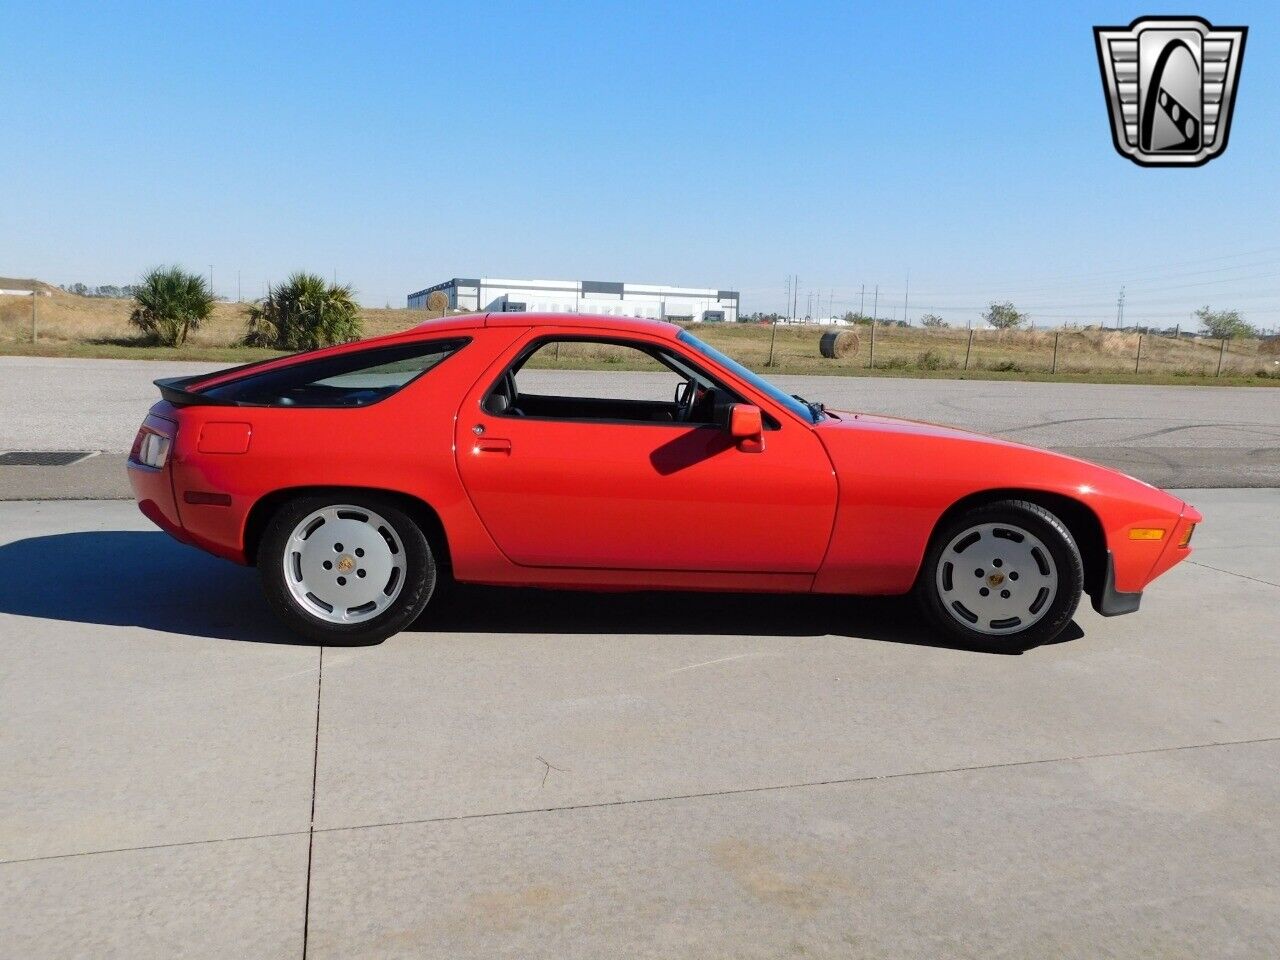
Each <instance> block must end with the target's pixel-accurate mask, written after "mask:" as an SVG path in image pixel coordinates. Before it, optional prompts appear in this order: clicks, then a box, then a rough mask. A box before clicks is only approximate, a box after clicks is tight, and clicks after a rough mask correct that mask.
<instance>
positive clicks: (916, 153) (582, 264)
mask: <svg viewBox="0 0 1280 960" xmlns="http://www.w3.org/2000/svg"><path fill="white" fill-rule="evenodd" d="M7 10H8V12H7V13H6V16H5V27H6V29H5V33H6V36H7V39H6V42H5V45H4V56H3V57H0V105H2V106H3V110H2V111H0V122H2V123H3V125H4V130H5V134H4V140H3V143H4V149H3V150H0V184H3V193H2V194H0V196H2V198H3V199H2V201H0V275H7V276H37V277H41V278H43V279H48V280H51V281H54V282H61V283H69V282H73V281H83V282H86V283H90V284H96V283H124V282H128V281H130V280H132V279H134V278H136V277H137V276H138V274H139V273H141V272H142V271H143V270H145V269H146V268H148V267H150V266H152V265H155V264H158V263H167V262H180V263H183V264H185V265H187V266H188V267H190V268H192V269H196V270H201V271H207V270H208V266H209V265H210V264H212V265H213V270H214V280H215V286H216V287H217V289H218V291H219V292H220V293H222V294H224V295H230V296H234V295H235V293H236V274H237V271H239V274H240V277H241V288H242V290H243V292H244V295H245V296H246V297H249V296H257V295H260V294H261V292H262V288H263V285H264V283H266V282H268V281H271V280H279V279H281V278H283V277H284V276H285V275H286V274H287V273H288V272H289V271H291V270H293V269H297V268H309V269H313V270H316V271H318V272H321V273H324V274H325V275H331V274H333V272H334V271H335V270H336V272H337V276H338V278H339V279H340V280H343V281H347V282H350V283H352V284H353V285H354V286H355V287H356V289H357V291H358V294H359V296H360V298H361V300H362V301H363V302H365V303H367V304H370V305H374V306H382V305H383V304H384V303H387V302H389V303H391V304H392V305H396V306H400V305H403V303H404V297H405V295H406V294H407V293H408V292H409V291H411V290H414V289H417V288H419V287H421V286H425V285H427V284H429V283H433V282H436V281H438V280H442V279H445V278H447V277H450V276H507V277H568V278H588V279H618V280H631V281H638V282H658V283H681V284H691V285H699V286H713V287H719V288H734V289H739V290H741V291H742V295H743V308H744V310H748V311H749V310H757V309H760V310H770V309H776V308H778V307H780V306H781V304H782V300H783V281H784V278H785V277H786V276H787V275H788V274H792V273H798V274H799V275H800V283H801V297H800V300H801V307H802V309H803V307H804V303H805V300H806V295H807V294H808V293H810V292H819V293H820V294H821V297H822V301H823V308H824V309H823V312H825V306H826V302H827V298H828V297H832V298H833V299H834V302H835V306H836V308H837V309H839V308H841V307H848V306H850V305H852V306H853V307H855V308H856V307H857V305H858V298H859V289H860V286H861V285H862V284H864V283H865V284H867V286H868V290H870V289H871V288H872V287H873V286H874V285H875V284H877V283H878V284H879V285H880V288H881V307H882V310H881V312H882V313H883V312H888V311H889V310H891V309H897V310H898V311H899V312H900V311H901V309H902V299H903V294H904V285H905V283H906V280H907V277H908V275H909V276H910V303H911V315H912V317H917V316H918V315H919V313H920V312H921V311H922V310H926V309H932V310H933V311H934V312H937V313H940V314H942V315H943V316H944V317H946V318H948V319H951V320H955V321H958V322H961V323H963V322H965V320H966V319H967V318H969V317H970V316H972V315H974V314H975V313H976V307H977V306H978V305H980V304H983V303H986V302H988V301H990V300H992V299H1012V300H1014V301H1015V302H1016V303H1017V304H1018V305H1019V306H1021V307H1023V308H1024V309H1027V310H1030V312H1031V313H1032V314H1033V316H1034V317H1036V318H1037V320H1038V322H1039V323H1057V322H1061V321H1062V320H1066V319H1074V320H1081V321H1085V322H1088V321H1096V320H1098V319H1102V318H1114V315H1115V306H1114V304H1115V299H1116V293H1117V291H1118V288H1119V287H1120V285H1121V283H1125V284H1127V287H1128V291H1127V308H1126V310H1127V317H1129V318H1130V319H1132V320H1135V321H1137V322H1153V323H1164V322H1168V323H1173V322H1177V321H1178V320H1182V321H1183V322H1186V319H1187V317H1188V314H1189V311H1191V310H1193V309H1194V308H1195V307H1196V306H1199V305H1201V304H1204V303H1210V304H1213V305H1215V306H1222V307H1238V308H1239V309H1241V310H1242V311H1243V312H1244V313H1245V315H1246V317H1247V318H1248V319H1251V320H1253V321H1254V322H1256V323H1258V324H1260V325H1262V326H1265V327H1280V286H1278V283H1280V229H1277V225H1278V224H1280V217H1278V216H1277V214H1280V151H1278V150H1277V147H1280V135H1278V133H1277V131H1278V130H1280V59H1278V56H1277V47H1276V37H1277V36H1280V8H1278V5H1276V4H1262V3H1259V4H1242V3H1234V4H1220V3H1205V4H1202V5H1200V6H1198V7H1196V8H1195V9H1194V10H1183V9H1177V8H1169V9H1156V8H1149V7H1145V6H1144V7H1132V6H1128V5H1119V4H1114V3H1107V4H1083V3H992V4H920V5H904V4H879V3H876V4H872V3H867V4H860V3H859V4H836V5H830V4H800V5H786V4H777V5H772V4H762V5H759V6H751V7H728V6H725V5H722V4H705V5H702V4H691V3H680V4H670V5H668V4H660V3H652V4H643V5H641V4H616V5H615V4H550V5H543V4H516V5H503V6H493V7H483V6H478V5H472V4H459V5H456V6H436V5H428V4H401V3H365V4H336V3H324V2H314V3H308V4H296V5H295V4H276V5H273V6H272V7H271V9H270V10H263V9H260V8H259V7H258V5H249V4H236V3H219V4H202V5H192V6H191V7H190V8H188V9H186V10H183V9H181V8H180V7H178V6H172V7H162V6H160V5H131V4H122V5H117V4H112V5H98V4H92V5H90V4H86V5H66V4H57V3H53V4H48V3H41V4H36V3H31V2H21V3H17V4H13V5H10V6H9V7H8V8H7ZM1181 12H1189V13H1196V14H1199V15H1201V16H1204V17H1206V18H1207V19H1209V20H1210V21H1212V22H1214V23H1216V24H1236V23H1244V24H1247V25H1248V26H1249V27H1250V35H1249V42H1248V52H1247V55H1246V57H1245V62H1244V69H1243V72H1242V77H1241V84H1240V93H1239V97H1238V100H1237V105H1236V115H1235V121H1234V124H1233V127H1232V132H1231V142H1230V147H1229V149H1228V150H1227V152H1226V153H1225V154H1224V155H1223V156H1222V157H1220V158H1218V159H1217V160H1215V161H1213V162H1211V163H1210V164H1208V165H1207V166H1205V167H1201V168H1198V169H1194V170H1152V169H1141V168H1139V167H1137V166H1134V165H1133V164H1131V163H1129V162H1128V161H1126V160H1123V159H1121V158H1120V157H1119V156H1118V155H1117V154H1116V153H1115V151H1114V149H1113V148H1112V146H1111V141H1110V134H1109V132H1108V126H1107V124H1108V120H1107V117H1106V111H1105V107H1104V103H1103V98H1102V93H1101V85H1100V82H1099V78H1098V70H1097V63H1096V57H1095V53H1094V49H1093V38H1092V34H1091V27H1092V26H1093V25H1094V24H1123V23H1128V22H1129V21H1130V20H1131V19H1133V18H1134V17H1135V16H1139V15H1143V14H1154V13H1181ZM867 307H868V309H870V294H868V301H867Z"/></svg>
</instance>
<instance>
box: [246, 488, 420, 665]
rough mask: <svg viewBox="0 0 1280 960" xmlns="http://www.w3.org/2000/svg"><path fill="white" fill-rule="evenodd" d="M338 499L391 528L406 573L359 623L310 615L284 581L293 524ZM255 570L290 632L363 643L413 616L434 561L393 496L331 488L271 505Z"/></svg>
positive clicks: (326, 642) (327, 642) (335, 641)
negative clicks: (389, 597)
mask: <svg viewBox="0 0 1280 960" xmlns="http://www.w3.org/2000/svg"><path fill="white" fill-rule="evenodd" d="M338 504H344V505H351V506H354V507H360V508H365V509H367V510H370V511H373V512H374V513H376V514H378V515H379V516H380V517H381V518H382V519H383V520H385V521H386V523H387V524H389V525H390V526H391V527H393V528H394V532H395V535H396V536H397V537H398V538H399V540H400V542H401V544H403V547H404V557H405V564H404V567H405V574H404V583H403V585H402V586H401V588H400V592H399V594H398V595H397V596H395V598H394V600H393V601H392V602H391V604H390V605H389V606H388V607H387V609H385V610H383V611H381V612H380V613H378V614H377V615H376V616H375V617H373V618H372V619H368V620H364V621H362V622H358V623H332V622H329V621H327V620H324V619H322V618H321V617H320V616H316V615H313V614H312V613H310V612H308V610H307V609H305V608H304V607H303V606H302V604H301V603H300V602H299V600H298V599H296V598H295V597H294V596H293V594H292V593H291V592H290V588H289V584H288V583H286V580H285V577H286V574H285V563H284V558H285V551H286V548H287V545H288V542H289V538H290V536H291V534H292V533H293V531H294V529H295V528H296V527H297V526H298V524H300V523H301V522H302V521H303V520H304V519H305V518H306V517H308V516H309V515H311V514H312V513H314V512H315V511H317V510H321V509H323V508H326V507H331V506H334V505H338ZM258 575H259V577H260V578H261V580H262V588H263V591H264V592H265V593H266V595H267V602H268V603H270V605H271V608H272V610H273V611H274V613H275V614H276V616H277V617H279V618H280V620H281V621H282V622H283V623H284V624H285V626H287V627H288V628H289V629H290V630H292V631H293V632H294V633H297V634H299V635H301V636H303V637H306V638H308V639H310V640H314V641H316V642H317V643H320V644H324V645H331V646H362V645H365V644H371V643H377V642H379V641H381V640H385V639H386V638H387V637H390V636H392V635H393V634H396V633H399V632H400V631H401V630H404V629H405V628H406V627H408V626H409V625H410V624H412V623H413V621H414V620H416V619H417V618H418V616H419V615H420V614H421V613H422V611H423V609H424V608H425V607H426V606H427V604H428V603H429V602H430V600H431V598H432V596H433V595H434V593H435V587H436V582H437V565H436V560H435V555H434V554H433V553H432V550H431V544H430V543H429V542H428V541H427V538H426V536H425V535H424V534H423V532H422V529H421V528H420V527H419V526H418V525H417V524H416V523H415V522H414V521H413V519H412V518H410V517H409V516H408V515H407V514H406V513H405V512H404V511H403V510H401V509H400V508H399V507H398V506H397V505H396V504H395V501H394V500H392V499H391V498H389V497H383V496H379V495H377V494H372V493H357V492H351V493H346V492H342V491H335V492H334V493H332V494H327V495H321V496H306V497H299V498H298V499H296V500H290V501H289V502H287V503H285V504H283V505H282V506H281V507H280V508H279V509H277V510H276V512H275V514H274V515H273V516H272V517H271V520H270V522H269V523H268V524H267V528H266V530H265V531H264V533H263V536H262V541H261V543H260V545H259V548H258Z"/></svg>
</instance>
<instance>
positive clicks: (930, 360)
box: [916, 347, 955, 370]
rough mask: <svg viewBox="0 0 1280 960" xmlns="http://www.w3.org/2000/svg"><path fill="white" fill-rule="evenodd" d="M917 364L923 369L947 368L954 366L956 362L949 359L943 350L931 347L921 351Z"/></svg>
mask: <svg viewBox="0 0 1280 960" xmlns="http://www.w3.org/2000/svg"><path fill="white" fill-rule="evenodd" d="M916 366H917V367H919V368H920V369H921V370H946V369H949V368H950V367H954V366H955V364H954V363H952V362H951V361H950V360H949V359H947V357H946V356H945V355H944V354H943V353H942V351H940V350H935V349H933V347H930V348H929V349H927V350H922V351H920V356H918V357H916Z"/></svg>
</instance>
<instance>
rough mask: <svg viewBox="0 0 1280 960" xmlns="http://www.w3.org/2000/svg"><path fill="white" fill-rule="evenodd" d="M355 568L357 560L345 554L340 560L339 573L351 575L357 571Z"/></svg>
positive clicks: (338, 564)
mask: <svg viewBox="0 0 1280 960" xmlns="http://www.w3.org/2000/svg"><path fill="white" fill-rule="evenodd" d="M355 566H356V561H355V559H354V558H353V557H350V556H348V555H347V554H345V553H344V554H343V555H342V556H340V557H339V558H338V563H337V567H338V572H339V573H350V572H351V571H352V570H354V569H355Z"/></svg>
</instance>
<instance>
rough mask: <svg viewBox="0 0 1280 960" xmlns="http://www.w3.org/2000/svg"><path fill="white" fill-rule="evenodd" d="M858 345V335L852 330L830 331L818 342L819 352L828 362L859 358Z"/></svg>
mask: <svg viewBox="0 0 1280 960" xmlns="http://www.w3.org/2000/svg"><path fill="white" fill-rule="evenodd" d="M858 345H859V340H858V335H857V334H856V333H854V332H853V331H852V330H828V331H827V332H826V333H824V334H823V335H822V339H821V340H819V341H818V352H819V353H821V354H822V355H823V356H824V357H826V358H827V359H828V360H839V359H840V358H841V357H854V356H857V354H858Z"/></svg>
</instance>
